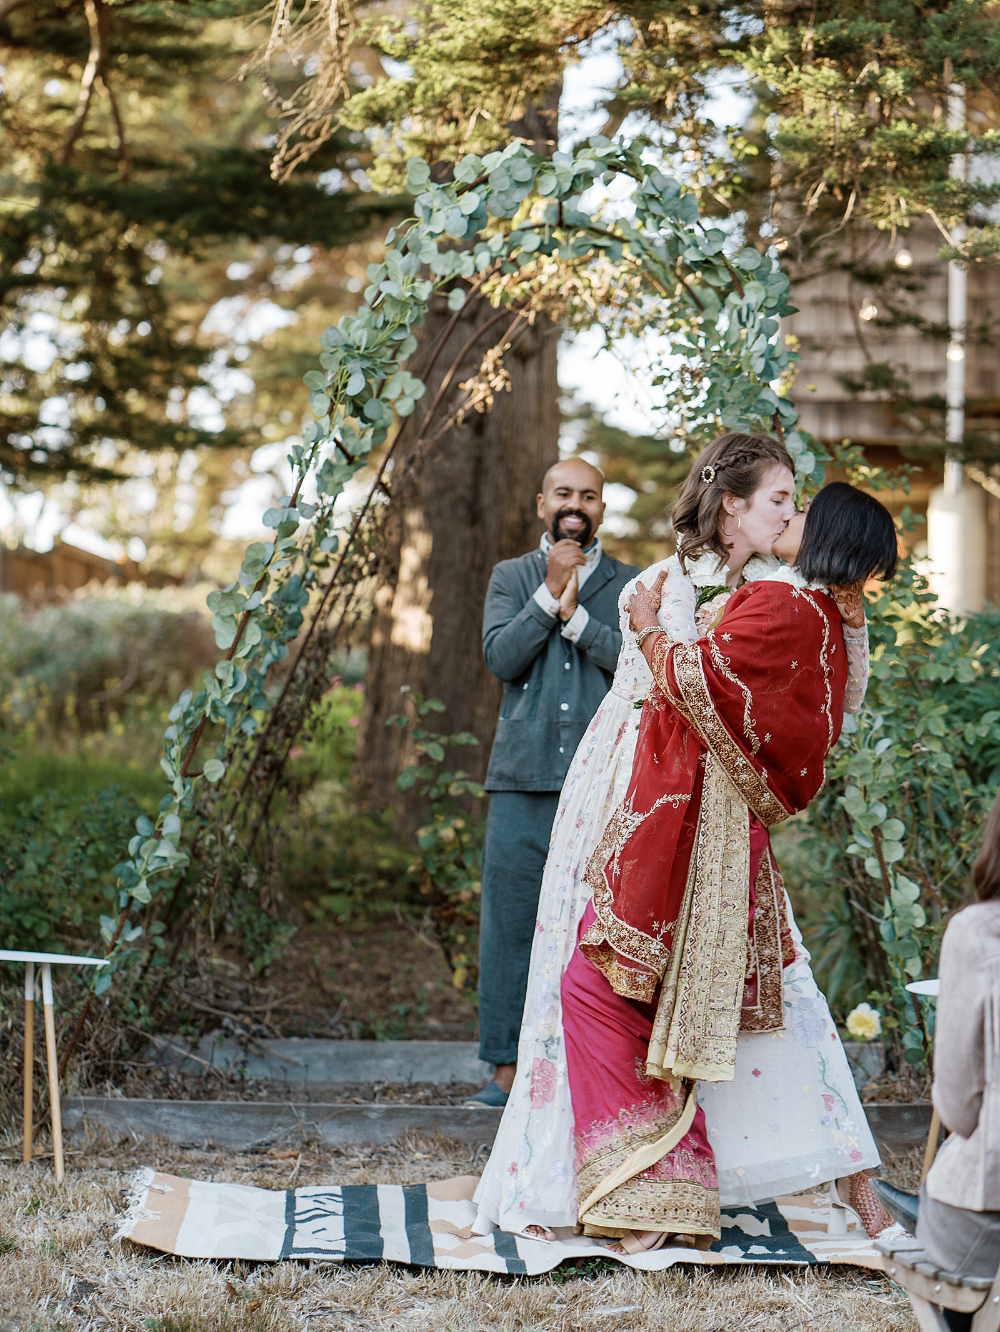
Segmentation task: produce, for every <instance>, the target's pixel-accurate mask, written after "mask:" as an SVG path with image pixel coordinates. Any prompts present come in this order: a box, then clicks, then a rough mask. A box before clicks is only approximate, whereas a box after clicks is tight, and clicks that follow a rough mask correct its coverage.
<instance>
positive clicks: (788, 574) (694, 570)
mask: <svg viewBox="0 0 1000 1332" xmlns="http://www.w3.org/2000/svg"><path fill="white" fill-rule="evenodd" d="M682 567H683V568H684V569H685V571H686V573H687V576H688V578H690V580H691V582H692V583H693V584H694V586H695V587H697V588H706V587H716V586H721V585H722V583H724V582H725V577H726V574H727V573H728V572H729V566H728V565H727V564H726V563H725V562H724V560H723V557H722V556H721V555H716V554H715V552H714V551H711V550H706V551H704V552H703V553H702V554H701V555H698V556H697V557H696V558H695V559H693V560H688V561H687V562H686V565H684V566H682ZM720 580H721V581H720ZM743 581H744V583H764V582H771V583H789V584H790V585H791V586H792V587H798V588H801V589H802V590H803V591H806V592H825V591H826V584H825V583H818V582H809V581H808V580H807V579H806V578H805V577H804V576H803V574H802V573H800V571H799V570H798V569H797V568H795V566H794V565H791V564H785V562H784V561H783V560H779V559H778V557H777V556H776V555H751V556H750V558H749V559H748V560H747V562H746V564H745V565H744V566H743ZM726 590H727V591H729V592H735V591H736V588H734V587H733V588H727V589H726Z"/></svg>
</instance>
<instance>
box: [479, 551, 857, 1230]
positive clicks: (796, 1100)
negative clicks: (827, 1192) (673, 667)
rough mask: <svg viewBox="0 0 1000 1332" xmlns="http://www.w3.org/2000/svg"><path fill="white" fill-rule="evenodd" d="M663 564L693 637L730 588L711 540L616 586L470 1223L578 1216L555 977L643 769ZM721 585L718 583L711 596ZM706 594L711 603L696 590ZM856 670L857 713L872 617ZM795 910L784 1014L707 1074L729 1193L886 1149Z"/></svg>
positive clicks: (722, 1181) (841, 1165)
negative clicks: (607, 673) (655, 589)
mask: <svg viewBox="0 0 1000 1332" xmlns="http://www.w3.org/2000/svg"><path fill="white" fill-rule="evenodd" d="M778 564H779V562H778V561H777V560H775V559H774V558H773V557H770V556H769V557H766V558H761V557H752V558H751V559H750V560H749V561H748V562H747V564H746V566H745V567H744V570H743V577H744V581H752V580H754V579H757V578H761V577H767V576H768V574H770V573H772V572H773V571H775V570H776V568H777V566H778ZM661 569H666V570H667V571H668V572H667V580H666V582H665V584H664V588H663V596H662V601H661V609H660V614H659V617H658V618H659V620H660V623H661V624H662V625H663V627H664V628H665V629H666V630H667V631H668V632H669V633H670V634H671V635H672V636H673V637H674V638H675V639H678V640H680V641H683V642H694V641H695V639H696V638H697V637H698V636H699V635H700V634H701V633H703V632H705V630H707V628H709V627H710V626H711V624H712V623H714V621H715V619H716V617H717V616H718V614H719V613H720V611H721V609H722V606H723V605H724V602H725V600H726V599H727V598H728V596H729V594H730V591H731V590H732V589H725V588H724V587H721V586H720V585H722V584H724V583H725V579H726V574H727V573H728V570H727V568H726V567H725V566H724V565H723V563H722V561H721V560H720V559H719V558H718V557H717V556H716V555H714V554H711V553H709V554H704V555H702V556H700V557H698V558H697V559H694V560H690V561H688V570H687V573H685V572H684V570H683V568H682V566H681V564H680V561H679V559H678V557H677V556H676V555H673V556H671V557H670V558H669V559H666V560H662V561H660V562H659V563H658V564H654V565H652V566H651V568H649V569H648V570H646V571H645V573H643V574H642V575H641V576H640V579H635V580H633V582H631V583H629V584H628V586H627V587H625V589H624V590H623V591H622V593H621V596H620V597H619V602H618V607H619V612H620V619H621V630H622V650H621V655H620V656H619V659H618V668H617V670H616V672H615V676H614V681H613V683H612V686H611V690H610V692H609V693H608V694H607V696H606V698H605V699H604V702H603V703H602V704H601V706H600V708H599V709H598V711H597V713H596V715H595V716H594V718H593V720H592V722H591V723H590V726H589V727H588V729H587V731H586V733H585V735H584V737H583V739H582V740H581V742H580V745H579V748H578V749H577V751H576V755H575V757H574V759H573V763H572V765H571V767H570V769H569V773H568V774H567V777H566V781H565V784H564V785H563V789H562V797H561V800H560V803H559V810H558V812H557V814H556V818H555V823H554V824H553V829H552V838H551V842H550V846H549V855H548V860H547V862H546V866H545V875H544V878H543V880H542V887H541V893H540V898H539V906H538V917H537V922H536V930H535V940H534V945H533V948H532V953H531V968H530V972H529V976H528V989H527V996H526V1000H525V1008H524V1019H523V1025H522V1027H521V1036H520V1043H519V1046H518V1058H517V1075H516V1078H515V1081H514V1085H513V1088H512V1090H511V1093H510V1098H509V1100H508V1103H507V1107H506V1109H505V1110H504V1114H503V1119H502V1121H501V1124H500V1130H499V1132H498V1134H497V1139H496V1142H495V1144H494V1147H493V1152H492V1154H491V1156H490V1159H489V1162H488V1164H487V1166H486V1170H485V1171H484V1173H483V1177H482V1179H481V1181H480V1183H479V1187H478V1189H477V1190H476V1202H477V1204H478V1208H479V1213H478V1217H477V1221H476V1226H475V1229H476V1231H477V1232H478V1233H480V1234H485V1233H488V1231H489V1230H490V1229H491V1228H492V1227H493V1226H499V1227H500V1228H501V1229H502V1230H507V1231H512V1232H514V1233H524V1232H525V1231H526V1229H527V1227H528V1226H535V1227H541V1228H543V1229H544V1230H551V1229H554V1228H555V1227H564V1226H575V1225H576V1223H577V1194H576V1173H575V1149H574V1133H573V1130H574V1124H573V1107H572V1104H571V1102H570V1092H569V1085H568V1081H567V1075H566V1060H565V1056H564V1052H563V1034H562V1005H561V1000H560V982H561V980H562V975H563V971H564V970H565V968H566V966H567V965H568V963H569V960H570V957H571V956H572V952H573V949H574V947H575V946H576V938H577V927H578V925H579V922H580V918H581V916H582V914H583V911H584V909H585V907H586V905H587V902H588V900H589V890H588V889H587V887H586V885H585V884H584V881H583V873H584V869H585V867H586V864H587V861H588V859H589V857H590V855H591V854H592V852H593V851H594V848H595V847H596V846H597V843H598V842H599V841H600V837H601V834H602V832H603V830H604V827H605V824H606V823H607V820H608V819H609V818H610V816H611V814H612V813H613V811H614V810H615V808H616V807H617V805H618V804H619V803H620V802H621V800H622V799H623V798H624V795H625V791H626V788H627V786H628V782H629V777H630V776H631V770H632V759H633V755H634V752H635V742H636V736H637V734H638V727H639V710H640V709H641V706H642V700H643V699H644V698H645V697H646V695H647V693H648V692H649V690H650V689H651V688H652V685H653V678H652V675H651V673H650V670H649V667H648V666H647V664H646V661H645V658H644V657H643V655H642V652H641V651H640V650H639V648H638V647H637V645H636V641H635V635H634V634H633V633H632V631H631V629H630V627H629V615H628V612H627V610H626V609H625V606H626V604H627V603H628V601H629V598H630V597H631V595H632V593H633V591H634V588H635V584H636V582H638V581H640V580H641V581H642V582H643V583H644V585H645V586H646V587H649V586H650V585H651V583H652V581H653V579H654V578H655V576H656V574H657V573H658V572H659V571H660V570H661ZM713 590H714V593H715V594H714V595H713ZM703 597H708V598H709V599H707V600H704V601H703V604H702V605H701V606H698V604H697V603H698V601H699V599H700V598H703ZM844 637H845V644H846V646H847V651H848V659H849V665H850V675H849V678H848V684H847V691H846V695H845V702H844V707H845V711H847V712H855V711H857V709H858V708H859V707H860V705H861V702H862V700H863V698H864V691H865V688H866V686H867V680H868V632H867V628H862V629H860V630H855V631H852V630H850V629H848V628H847V627H846V625H845V626H844ZM786 909H787V911H788V920H789V924H790V926H791V930H792V935H793V937H794V939H795V943H796V957H795V961H794V962H793V963H791V964H790V965H789V966H787V967H786V968H785V971H784V1006H785V1029H784V1031H781V1032H775V1033H752V1032H748V1033H745V1034H742V1035H741V1036H740V1038H739V1042H738V1047H737V1057H736V1071H735V1078H734V1080H733V1081H732V1082H715V1083H699V1086H698V1099H699V1101H700V1102H701V1104H702V1105H703V1107H704V1110H705V1118H706V1124H707V1127H708V1134H709V1138H710V1141H711V1143H712V1148H713V1150H714V1153H715V1161H716V1167H717V1169H718V1174H719V1193H720V1202H721V1204H722V1206H724V1207H725V1206H730V1205H732V1204H734V1203H750V1202H756V1201H759V1200H761V1199H764V1198H772V1197H775V1196H777V1195H781V1194H785V1193H794V1192H796V1191H798V1190H802V1189H807V1188H809V1187H814V1188H816V1187H819V1186H820V1185H823V1184H825V1183H826V1182H827V1181H830V1180H835V1179H838V1178H841V1177H845V1176H850V1175H854V1174H855V1173H856V1172H859V1171H862V1170H866V1169H870V1168H871V1167H873V1166H877V1165H878V1164H879V1156H878V1151H877V1149H876V1147H875V1142H874V1140H873V1138H872V1135H871V1131H870V1130H869V1128H868V1124H867V1121H866V1119H865V1116H864V1112H863V1111H862V1109H861V1103H860V1099H859V1097H858V1094H857V1090H856V1088H855V1085H854V1080H853V1077H852V1075H851V1071H850V1068H849V1067H848V1063H847V1057H846V1055H845V1053H844V1048H843V1046H842V1044H841V1042H840V1038H839V1036H838V1034H837V1030H836V1027H835V1025H834V1022H833V1019H832V1017H831V1015H830V1010H829V1008H828V1006H827V1003H826V1000H825V998H824V997H823V995H822V994H821V992H820V991H819V989H818V987H817V985H816V982H815V980H814V979H813V976H812V972H811V970H810V967H809V954H808V953H807V952H806V950H805V948H804V947H803V945H802V936H801V934H800V933H799V931H798V929H797V928H796V926H795V922H794V918H793V916H792V911H791V907H790V905H788V904H787V902H786Z"/></svg>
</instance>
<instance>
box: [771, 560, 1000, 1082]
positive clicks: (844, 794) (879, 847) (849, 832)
mask: <svg viewBox="0 0 1000 1332" xmlns="http://www.w3.org/2000/svg"><path fill="white" fill-rule="evenodd" d="M869 619H870V622H871V639H872V646H873V652H872V667H871V671H872V676H871V682H870V684H869V688H868V696H867V698H866V701H865V706H864V708H863V709H862V711H861V713H860V714H859V716H858V718H857V721H856V725H854V726H853V727H851V728H850V729H848V730H846V731H845V734H844V735H843V737H842V738H841V740H840V742H839V744H838V745H837V747H836V749H835V750H834V753H833V754H832V755H831V758H830V762H829V763H828V765H827V770H828V783H827V785H826V787H825V788H824V790H823V791H822V792H821V793H820V795H819V796H818V797H817V799H816V800H815V801H814V802H813V804H812V806H811V807H810V809H809V812H808V815H807V816H806V818H805V819H804V820H803V822H802V826H801V829H800V842H799V845H798V847H797V848H796V849H795V850H794V851H793V857H792V863H793V865H794V868H795V871H797V873H798V875H799V877H800V880H801V881H802V883H803V887H804V888H805V903H804V905H805V912H804V923H805V925H806V935H807V942H808V943H809V944H810V946H811V947H813V949H814V951H815V961H816V965H817V971H818V972H819V975H820V979H821V983H823V984H824V985H825V986H826V987H827V993H828V995H829V997H830V998H831V1001H832V1002H834V1003H839V1005H840V1006H841V1007H842V1008H845V1007H850V1006H851V1004H852V1003H854V1002H856V1001H857V1000H858V999H869V998H870V999H875V1000H877V1001H878V1002H879V1003H880V1004H883V1005H887V1006H888V1008H889V1015H888V1017H887V1019H886V1025H887V1027H888V1028H889V1030H890V1032H895V1039H896V1040H897V1042H898V1044H899V1049H900V1052H901V1053H902V1056H903V1058H904V1059H905V1060H906V1061H907V1062H909V1063H914V1064H922V1063H924V1062H925V1060H926V1056H927V1035H928V1033H927V1032H925V1031H924V1029H923V1021H922V1017H921V1014H920V1012H919V1010H918V1009H917V1008H916V1007H915V1005H914V1002H913V999H912V997H910V996H909V995H907V993H906V991H905V989H904V988H903V987H904V986H905V984H906V983H907V982H908V981H910V980H915V979H917V978H919V977H922V976H923V977H926V976H934V975H936V974H937V956H938V950H939V948H940V940H941V935H942V934H943V932H944V927H945V924H946V923H947V918H948V916H949V914H950V913H951V912H952V911H954V910H955V909H956V908H957V907H959V906H962V905H964V904H965V902H966V901H967V900H968V895H969V883H968V876H969V868H970V866H971V863H972V860H973V858H974V856H975V854H976V851H977V849H978V845H979V839H980V826H981V823H982V819H983V816H984V814H985V812H986V811H987V810H988V808H989V806H990V804H991V803H992V801H993V798H994V796H995V795H996V790H997V782H998V780H1000V666H998V662H1000V615H998V614H996V613H995V612H990V613H988V614H983V615H975V616H971V617H969V618H968V619H966V620H958V619H954V618H951V617H949V616H947V615H946V614H945V613H944V612H942V611H941V609H940V608H939V607H938V604H937V602H936V600H935V598H934V597H932V596H931V595H930V594H929V593H928V591H927V587H926V584H925V583H924V582H923V580H922V579H920V578H919V577H917V576H916V575H914V574H913V572H912V570H908V569H907V570H904V572H903V573H902V575H901V576H900V578H899V579H898V580H897V582H896V584H894V585H893V586H891V587H890V588H889V589H888V590H886V591H884V592H883V593H882V595H881V596H880V597H879V598H878V600H877V601H876V602H875V603H874V604H873V605H872V606H871V607H870V610H869Z"/></svg>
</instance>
